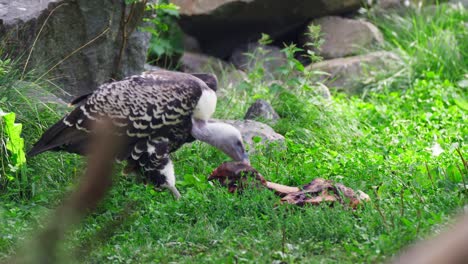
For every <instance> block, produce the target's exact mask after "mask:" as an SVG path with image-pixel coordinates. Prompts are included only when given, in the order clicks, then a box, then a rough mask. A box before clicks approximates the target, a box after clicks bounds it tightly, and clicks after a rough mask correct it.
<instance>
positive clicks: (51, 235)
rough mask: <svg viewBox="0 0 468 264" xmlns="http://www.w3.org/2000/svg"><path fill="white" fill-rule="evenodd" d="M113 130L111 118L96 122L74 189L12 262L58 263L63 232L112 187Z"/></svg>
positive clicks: (115, 139)
mask: <svg viewBox="0 0 468 264" xmlns="http://www.w3.org/2000/svg"><path fill="white" fill-rule="evenodd" d="M112 129H113V127H112V124H111V122H110V121H106V122H102V123H99V124H98V125H96V127H95V130H94V131H95V133H94V137H93V138H92V142H91V144H90V145H89V146H90V149H89V153H90V154H89V155H88V165H87V170H86V173H85V174H84V175H83V177H82V178H81V180H80V183H79V185H78V187H77V189H76V190H75V191H74V192H73V193H72V194H71V196H70V197H69V198H68V199H67V200H65V201H64V202H63V204H62V205H61V206H60V207H59V208H57V210H56V211H55V212H54V213H53V215H52V218H51V219H50V220H49V221H50V222H49V223H48V224H47V225H46V227H45V228H44V229H43V230H42V231H41V232H40V233H39V234H38V235H37V236H36V237H35V238H34V240H33V241H32V242H33V244H32V245H31V246H32V248H31V246H30V247H29V248H27V250H28V251H27V252H23V254H18V255H17V256H16V257H15V258H14V259H13V260H12V261H11V262H13V263H55V262H57V256H56V254H57V246H58V244H59V242H60V241H61V240H62V239H63V237H64V236H65V234H66V232H67V231H69V230H70V229H71V228H72V227H73V225H75V224H77V223H79V222H80V221H81V220H82V219H83V218H84V217H85V216H86V215H87V214H88V213H89V212H91V211H92V210H94V209H95V208H96V207H97V205H98V204H99V202H100V201H102V200H103V198H104V196H105V194H106V193H107V191H108V190H109V189H110V187H111V186H112V169H113V164H114V157H115V155H116V153H117V152H118V151H119V148H120V146H122V142H119V139H118V137H117V136H114V133H112V131H113V130H112ZM24 250H26V248H25V249H24Z"/></svg>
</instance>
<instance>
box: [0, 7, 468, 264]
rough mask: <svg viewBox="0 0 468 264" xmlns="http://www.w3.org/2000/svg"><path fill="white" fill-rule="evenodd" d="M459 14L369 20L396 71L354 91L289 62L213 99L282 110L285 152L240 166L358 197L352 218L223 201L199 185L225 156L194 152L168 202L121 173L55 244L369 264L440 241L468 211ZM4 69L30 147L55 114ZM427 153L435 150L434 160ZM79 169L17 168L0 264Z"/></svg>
mask: <svg viewBox="0 0 468 264" xmlns="http://www.w3.org/2000/svg"><path fill="white" fill-rule="evenodd" d="M441 14H444V15H441ZM467 16H468V15H467V12H466V11H465V10H463V9H451V8H448V7H445V6H441V7H439V8H438V9H437V11H436V13H435V14H434V13H408V14H406V15H404V16H403V17H401V16H397V15H391V16H389V17H384V18H381V17H380V18H378V19H377V18H376V19H375V20H374V22H375V23H376V24H377V25H378V26H379V27H380V28H381V29H382V30H383V32H384V35H385V37H386V40H387V42H388V45H387V46H386V48H387V49H389V50H392V51H394V52H396V53H398V54H399V55H400V56H401V57H402V58H403V60H404V63H403V64H404V65H405V67H404V68H401V69H399V70H400V71H399V72H391V73H385V74H383V75H382V79H380V80H378V82H377V83H373V84H371V85H369V89H370V91H371V92H369V93H367V95H366V96H363V97H348V96H345V95H343V94H334V97H333V99H332V100H331V101H326V100H323V99H321V97H320V96H317V93H316V92H315V88H316V86H317V84H316V83H315V82H314V81H313V78H312V77H313V73H309V72H307V71H306V70H304V69H302V68H301V67H300V66H299V65H297V63H295V61H294V60H292V59H291V60H290V63H289V64H288V65H286V66H285V68H284V69H282V73H281V74H279V75H278V77H277V80H275V82H274V83H273V84H272V83H271V82H270V81H266V80H265V78H264V76H265V73H264V72H263V68H262V67H258V68H257V69H256V70H253V71H251V72H249V74H248V79H247V80H246V81H245V82H243V83H241V84H240V85H238V86H237V87H235V89H234V90H230V91H225V92H226V93H227V94H228V95H227V96H225V97H224V98H223V99H222V100H221V101H220V102H219V108H218V110H220V111H218V113H217V115H218V117H221V118H241V117H242V116H243V113H245V110H246V109H247V107H248V106H249V104H250V103H252V102H253V101H254V100H255V99H257V98H263V99H266V100H268V101H270V102H271V103H272V104H273V106H274V107H275V108H276V109H277V111H278V112H279V114H280V115H281V117H282V120H281V121H280V122H279V123H278V124H277V125H275V129H276V130H277V131H279V132H281V133H282V134H283V135H285V137H286V144H287V149H282V148H274V147H270V148H264V147H262V146H259V150H258V151H257V154H254V155H252V157H251V159H252V165H253V166H254V167H255V168H257V169H258V170H259V171H260V172H261V173H262V174H263V175H264V176H265V177H266V178H267V179H269V180H272V181H277V182H280V183H284V184H289V185H301V184H304V183H307V182H309V181H311V180H312V179H314V178H316V177H324V178H327V179H332V180H336V181H340V182H343V183H344V184H345V185H347V186H350V187H352V188H354V189H360V190H363V191H364V192H366V193H368V194H369V195H370V196H371V199H372V201H371V202H370V203H368V204H366V205H364V206H363V207H361V208H359V209H358V210H356V211H350V210H347V209H345V208H343V207H341V206H335V207H333V208H330V207H327V206H319V207H306V208H298V207H292V206H286V205H279V203H278V197H276V196H275V195H274V194H273V193H271V192H269V191H266V190H260V191H259V190H248V191H246V192H245V193H243V194H242V195H232V194H229V193H227V191H226V190H224V189H221V188H219V187H218V186H214V185H212V184H210V183H207V182H206V177H207V175H209V174H210V173H211V171H212V170H213V169H214V168H216V167H217V166H218V165H219V164H220V163H221V162H222V161H225V160H227V157H225V156H224V155H223V154H221V153H220V152H219V151H217V150H214V149H213V148H210V147H208V146H206V145H203V144H201V143H194V144H191V145H188V146H186V147H184V148H182V149H181V150H180V151H178V152H177V153H175V154H174V161H175V164H176V165H175V166H176V174H177V175H178V181H179V182H178V186H179V189H180V191H181V193H182V199H181V200H180V201H174V200H173V199H172V197H171V195H170V194H169V193H168V192H156V191H154V190H153V189H152V188H151V187H149V186H144V185H141V184H139V183H138V182H137V181H136V180H135V179H133V178H131V177H130V178H126V177H119V178H117V180H116V183H115V185H114V187H113V189H112V191H111V192H110V194H109V195H108V197H107V198H106V200H105V201H104V202H103V203H102V204H101V205H100V206H99V208H98V209H97V211H96V212H94V213H93V214H92V215H90V216H89V217H87V218H86V220H85V221H84V222H83V223H82V224H81V225H80V226H78V227H77V228H76V229H75V230H74V231H73V232H71V233H70V234H69V235H68V236H67V240H66V243H63V245H62V248H61V250H62V252H61V253H62V254H60V256H61V257H62V260H63V261H65V260H67V261H70V258H71V259H74V260H76V261H77V262H80V263H81V262H91V263H96V262H115V263H134V262H136V263H139V262H142V263H151V262H156V263H157V262H162V263H167V262H180V263H194V262H195V263H198V262H202V263H220V262H221V263H237V262H242V263H271V262H272V261H275V260H278V261H285V262H289V263H372V262H384V261H386V260H389V259H390V258H391V257H392V256H394V255H395V254H397V253H398V252H399V250H401V249H402V248H404V247H405V246H407V245H409V244H410V243H412V242H413V241H416V240H419V239H421V238H424V237H427V236H429V235H431V234H434V233H436V232H439V230H440V229H442V228H443V227H444V226H445V225H446V224H447V222H450V221H451V219H452V217H453V216H454V215H456V214H457V213H459V212H461V211H462V207H463V206H464V205H465V204H466V203H467V194H468V192H467V189H466V187H465V185H466V184H465V181H467V180H468V179H467V176H468V175H467V171H466V170H465V171H464V170H463V169H462V163H461V159H460V157H459V156H458V154H457V149H458V150H459V151H461V153H463V155H464V156H465V159H467V158H468V155H467V153H468V147H467V145H466V142H467V139H468V127H467V126H466V123H468V122H467V121H468V118H467V117H468V114H467V109H466V101H467V98H466V94H467V91H466V87H464V85H463V83H464V82H463V81H464V80H466V79H468V76H467V75H466V74H468V67H467V65H466V62H467V61H468V60H467V54H466V51H467V50H468V49H467V47H466V45H467V43H468V40H467V29H466V26H463V23H464V21H467V20H468V19H467V18H468V17H467ZM460 25H461V26H460ZM409 26H411V27H409ZM410 29H411V30H410ZM447 36H450V37H447ZM448 39H450V41H451V42H450V44H447V43H444V41H443V40H448ZM434 45H436V46H434ZM292 50H293V48H289V49H288V51H287V52H289V54H290V53H291V51H292ZM429 51H430V54H428V52H429ZM12 69H14V67H13V68H11V69H10V70H8V71H7V72H8V74H9V75H8V74H7V75H0V83H2V90H1V91H0V98H7V99H6V100H3V99H2V100H0V102H1V103H0V108H2V109H3V110H4V111H14V112H16V113H17V114H18V117H19V120H20V122H22V123H23V124H24V130H25V131H24V134H23V136H24V138H25V140H26V143H27V145H28V146H30V145H31V144H32V143H33V142H34V141H35V140H36V139H37V138H38V137H39V136H40V133H41V132H42V131H43V130H44V129H45V128H46V127H47V126H48V125H50V124H52V123H53V122H55V121H56V120H57V119H58V117H59V115H60V113H61V111H62V110H60V109H58V110H55V111H52V110H53V107H52V106H49V107H44V106H43V105H42V104H40V103H36V102H31V101H30V100H28V99H26V98H24V97H18V96H17V91H16V90H14V89H12V87H13V86H14V85H13V83H14V81H15V78H16V79H17V77H18V76H17V73H15V71H14V70H12ZM0 72H1V71H0ZM5 76H7V77H5ZM377 88H378V89H377ZM20 90H21V89H20ZM20 92H21V91H20ZM15 94H16V95H15ZM14 98H16V99H15V100H14ZM437 144H438V145H440V148H441V149H443V152H442V153H440V155H434V153H433V151H432V148H434V146H436V145H437ZM2 154H3V155H6V153H5V152H3V153H2ZM82 164H83V162H82V160H81V159H80V158H78V157H76V156H73V155H69V154H60V153H46V154H43V155H40V156H38V157H35V158H34V159H31V160H29V161H28V176H29V181H30V184H31V185H34V186H35V188H34V191H33V190H32V189H31V188H29V189H27V191H28V193H29V196H27V197H23V196H20V195H19V192H18V190H16V189H15V188H10V186H13V185H11V184H9V185H7V186H6V188H3V189H2V190H1V194H0V195H1V197H0V199H1V201H2V203H1V205H0V259H5V258H7V256H8V255H10V254H11V253H13V252H14V251H15V249H16V246H17V245H23V244H24V241H25V240H27V238H28V237H29V236H30V234H31V233H34V232H36V230H37V229H38V228H40V227H41V226H43V225H44V219H46V216H47V213H49V212H51V210H53V209H54V208H55V207H56V206H57V205H58V204H59V203H60V201H61V200H62V199H63V197H64V196H65V195H66V194H67V193H68V192H69V191H70V190H72V188H73V186H74V182H75V179H76V178H77V177H78V176H79V175H80V173H81V170H82V167H81V165H82ZM116 174H119V173H118V169H117V172H116ZM109 227H112V228H109Z"/></svg>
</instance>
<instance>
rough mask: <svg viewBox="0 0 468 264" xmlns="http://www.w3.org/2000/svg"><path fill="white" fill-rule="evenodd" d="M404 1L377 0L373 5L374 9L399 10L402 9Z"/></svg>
mask: <svg viewBox="0 0 468 264" xmlns="http://www.w3.org/2000/svg"><path fill="white" fill-rule="evenodd" d="M403 2H404V0H379V1H377V3H376V4H375V5H374V7H376V8H380V9H384V10H389V9H399V8H402V7H404V3H403Z"/></svg>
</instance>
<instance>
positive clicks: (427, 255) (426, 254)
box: [393, 216, 468, 264]
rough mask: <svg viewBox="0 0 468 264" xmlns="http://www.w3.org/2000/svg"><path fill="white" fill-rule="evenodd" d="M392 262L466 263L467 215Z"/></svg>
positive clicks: (426, 263) (467, 258)
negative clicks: (449, 228)
mask: <svg viewBox="0 0 468 264" xmlns="http://www.w3.org/2000/svg"><path fill="white" fill-rule="evenodd" d="M393 263H394V264H409V263H411V264H440V263H444V264H459V263H460V264H462V263H468V216H464V217H463V218H461V219H460V220H459V221H458V222H457V224H456V225H455V226H454V227H453V228H452V229H451V230H447V231H445V232H443V233H441V234H440V235H438V236H437V237H435V238H433V239H430V240H427V241H423V242H420V243H419V244H417V245H415V246H413V247H412V248H410V249H409V250H408V251H406V252H404V253H403V254H402V255H401V256H400V257H398V258H397V259H396V260H395V261H394V262H393Z"/></svg>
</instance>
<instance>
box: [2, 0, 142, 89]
mask: <svg viewBox="0 0 468 264" xmlns="http://www.w3.org/2000/svg"><path fill="white" fill-rule="evenodd" d="M124 8H125V10H124ZM129 9H130V7H129V6H127V7H126V6H125V5H124V0H105V1H89V0H75V1H65V0H63V1H53V0H48V1H47V0H41V1H37V0H17V1H6V0H0V10H1V11H0V14H3V15H2V16H0V41H4V42H7V43H8V45H7V47H9V48H11V51H9V54H10V56H20V55H22V57H21V58H23V59H25V58H27V55H28V53H29V51H30V50H31V47H32V44H33V43H34V41H35V40H36V38H37V42H36V43H35V45H34V47H33V48H34V49H33V51H32V53H31V55H32V56H31V58H30V59H29V61H28V69H34V70H35V72H36V74H37V75H39V76H40V75H42V73H46V72H49V70H50V72H49V74H47V75H46V76H45V78H48V79H51V80H53V81H54V82H55V83H57V84H59V85H60V86H61V87H63V89H64V90H65V91H66V92H68V93H69V94H71V95H70V97H72V96H74V95H79V94H84V93H87V92H90V91H92V90H94V89H95V88H96V87H97V86H98V85H100V84H101V83H103V82H106V81H108V80H110V79H120V78H122V77H124V76H127V75H131V74H136V73H140V72H142V71H143V65H144V63H145V60H146V51H147V46H148V42H149V37H150V35H149V33H143V32H139V31H138V30H135V29H136V27H137V26H139V25H140V22H141V18H142V16H143V12H144V6H143V5H142V4H141V3H140V4H137V5H136V6H135V9H134V12H133V15H132V19H130V21H129V22H128V24H127V28H126V31H127V33H131V34H130V35H129V38H128V41H127V45H126V47H124V48H123V49H122V50H121V46H122V40H123V37H122V36H123V28H122V27H121V22H122V18H123V13H125V12H126V13H127V14H128V13H129V12H130V10H129ZM5 10H6V11H5ZM23 11H24V12H23ZM46 20H47V21H46ZM44 23H46V24H44ZM43 25H44V27H43ZM42 27H43V28H42ZM41 28H42V31H41ZM40 31H41V32H40ZM39 32H40V35H38V34H39ZM120 55H122V56H120ZM119 58H120V59H119ZM23 62H24V61H23Z"/></svg>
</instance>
